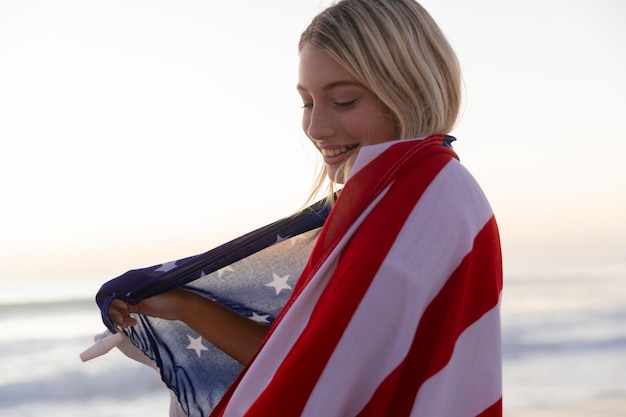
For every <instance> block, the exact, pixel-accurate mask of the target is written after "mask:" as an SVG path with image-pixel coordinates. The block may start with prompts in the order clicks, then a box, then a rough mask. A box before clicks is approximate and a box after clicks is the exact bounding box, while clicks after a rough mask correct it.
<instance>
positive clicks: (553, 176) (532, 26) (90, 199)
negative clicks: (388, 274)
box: [0, 0, 626, 294]
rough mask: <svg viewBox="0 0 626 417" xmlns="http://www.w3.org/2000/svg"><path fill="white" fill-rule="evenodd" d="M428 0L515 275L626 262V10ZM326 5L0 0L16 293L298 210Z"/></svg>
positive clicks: (98, 273)
mask: <svg viewBox="0 0 626 417" xmlns="http://www.w3.org/2000/svg"><path fill="white" fill-rule="evenodd" d="M421 3H422V4H423V5H424V6H425V7H426V9H427V10H429V11H430V12H431V14H432V15H433V17H434V18H435V19H436V20H437V21H438V22H439V24H440V25H441V27H442V28H443V30H444V32H445V33H446V34H447V35H448V38H449V40H450V42H451V43H452V45H453V47H454V48H455V49H456V51H457V53H458V55H459V58H460V61H461V64H462V67H463V70H464V83H465V103H464V111H463V115H462V117H461V119H460V121H459V124H458V128H457V129H456V130H455V131H454V132H452V134H453V135H455V136H456V137H457V139H458V140H457V142H456V143H455V149H456V150H457V152H458V154H459V156H460V158H461V161H462V162H463V163H464V164H465V165H466V166H467V167H468V168H469V169H470V171H471V172H472V173H473V174H474V175H475V177H476V178H477V179H478V181H479V182H480V184H481V185H482V186H483V188H484V190H485V192H486V193H487V195H488V197H489V199H490V201H491V203H492V205H493V208H494V211H495V213H496V216H497V219H498V221H499V224H500V228H501V234H502V241H503V250H504V260H505V272H506V273H507V274H509V275H510V276H523V275H531V274H533V275H537V274H570V273H598V274H604V273H616V272H620V273H621V272H626V168H625V166H626V165H625V162H624V159H625V157H626V123H625V120H626V99H625V97H626V77H625V76H624V74H626V48H625V47H624V45H626V28H625V27H624V24H623V22H624V20H625V19H626V3H624V2H622V1H619V0H598V1H595V2H587V1H578V0H568V1H566V0H552V1H549V2H546V1H539V0H531V1H526V2H519V1H512V0H505V1H503V0H477V1H472V2H467V1H462V0H424V1H422V2H421ZM327 4H329V2H327V1H321V2H320V1H318V0H298V1H293V0H276V1H258V0H255V1H252V0H242V1H238V2H207V1H199V0H188V1H162V0H161V1H148V0H138V1H121V0H111V1H106V2H101V1H100V2H98V1H85V0H59V1H55V2H46V1H35V0H34V1H28V2H23V1H18V0H8V1H2V2H0V61H1V63H0V143H1V148H0V149H1V150H0V207H1V209H0V210H1V211H0V213H1V216H0V282H2V283H3V285H4V286H5V289H6V288H13V287H15V286H16V283H17V284H23V283H29V282H39V283H42V282H43V283H44V284H46V283H47V284H48V285H52V286H57V288H56V289H57V290H59V291H72V289H76V288H86V290H87V291H89V290H90V289H91V288H95V289H97V288H98V287H99V284H101V283H102V282H104V281H107V280H108V279H110V278H113V277H115V276H117V275H119V274H121V273H123V272H124V271H126V270H128V269H132V268H138V267H143V266H148V265H152V264H156V263H161V262H164V261H168V260H172V259H177V258H181V257H184V256H189V255H193V254H197V253H201V252H204V251H206V250H208V249H210V248H212V247H214V246H216V245H217V244H220V243H223V242H225V241H226V240H229V239H231V238H234V237H236V236H238V235H240V234H242V233H245V232H247V231H250V230H252V229H253V228H257V227H260V226H262V225H264V224H266V223H269V222H270V221H273V220H276V219H278V218H281V217H283V216H286V215H288V214H290V213H291V212H293V211H295V210H297V209H298V208H299V207H300V205H301V204H302V203H303V202H304V201H305V199H306V197H307V196H308V193H309V191H310V189H311V186H312V183H313V179H314V176H315V173H316V170H317V164H318V163H319V162H318V161H319V160H318V158H317V155H316V153H315V151H314V150H313V149H312V147H311V146H310V145H309V143H308V139H306V137H305V136H304V134H303V133H302V131H301V128H300V112H301V109H300V106H301V102H300V99H299V96H298V94H297V93H296V90H295V85H296V82H297V66H298V56H297V50H296V44H297V40H298V37H299V34H300V32H301V31H302V30H303V29H304V28H305V27H306V25H307V24H308V22H309V21H310V20H311V18H312V17H313V16H314V15H315V14H316V13H317V12H318V11H319V10H321V9H322V8H323V6H325V5H327ZM74 284H75V285H74ZM8 294H10V292H9V293H8Z"/></svg>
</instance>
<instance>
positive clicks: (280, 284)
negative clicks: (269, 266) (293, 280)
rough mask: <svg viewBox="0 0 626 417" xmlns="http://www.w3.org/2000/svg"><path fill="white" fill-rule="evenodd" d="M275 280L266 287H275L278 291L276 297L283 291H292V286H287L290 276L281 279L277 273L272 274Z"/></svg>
mask: <svg viewBox="0 0 626 417" xmlns="http://www.w3.org/2000/svg"><path fill="white" fill-rule="evenodd" d="M272 275H273V277H274V279H273V280H272V282H270V283H269V284H265V286H266V287H274V289H275V290H276V295H278V294H280V292H281V291H282V290H290V289H291V286H289V284H287V279H288V278H289V275H285V276H284V277H279V276H278V275H276V274H275V273H272Z"/></svg>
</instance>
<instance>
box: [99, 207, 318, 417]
mask: <svg viewBox="0 0 626 417" xmlns="http://www.w3.org/2000/svg"><path fill="white" fill-rule="evenodd" d="M329 210H330V208H329V206H328V204H326V202H325V201H323V200H322V201H320V202H318V203H316V204H313V205H312V206H309V207H307V208H306V209H304V210H302V211H300V212H299V213H296V214H295V215H293V216H289V217H286V218H284V219H281V220H279V221H276V222H274V223H271V224H269V225H267V226H265V227H262V228H260V229H257V230H255V231H253V232H250V233H248V234H245V235H243V236H241V237H239V238H237V239H234V240H232V241H230V242H228V243H225V244H223V245H221V246H219V247H217V248H215V249H212V250H210V251H208V252H206V253H203V254H200V255H196V256H192V257H188V258H184V259H180V260H177V261H172V262H167V263H164V264H161V265H155V266H152V267H149V268H143V269H137V270H131V271H128V272H126V273H125V274H123V275H121V276H119V277H117V278H115V279H113V280H111V281H109V282H107V283H105V284H104V285H103V286H102V287H101V289H100V291H99V292H98V294H97V295H96V302H97V303H98V306H99V307H100V310H101V314H102V319H103V322H104V324H105V325H106V326H107V327H108V329H109V330H110V331H112V332H114V333H115V332H116V331H118V329H116V327H115V324H114V323H113V322H112V321H111V320H110V319H109V317H108V314H107V311H108V309H109V306H110V304H111V302H112V301H113V300H114V299H116V298H119V299H121V300H123V301H126V302H128V303H130V304H136V303H139V302H140V301H141V300H143V299H146V298H149V297H152V296H154V295H157V294H161V293H163V292H166V291H169V290H172V289H174V288H181V287H182V288H185V289H187V290H190V291H194V292H196V293H199V294H201V295H203V296H205V297H207V298H210V299H212V300H214V301H217V302H218V303H220V304H222V305H224V306H227V307H229V308H231V309H232V310H234V311H236V312H238V313H239V314H241V315H243V316H246V317H249V318H250V319H252V320H256V321H259V322H264V323H271V322H272V321H273V320H274V319H275V317H276V316H277V314H278V313H279V311H280V309H281V308H282V306H283V305H284V304H285V302H286V301H287V299H288V298H289V296H290V295H291V289H292V288H293V286H294V285H295V282H296V280H297V279H298V277H299V275H300V273H301V271H302V270H303V268H304V266H305V263H306V262H307V260H308V258H309V255H310V252H311V249H312V247H313V245H314V243H315V241H316V239H317V235H318V232H319V229H320V228H321V226H322V225H323V224H324V221H325V219H326V217H327V216H328V212H329ZM136 318H137V325H135V326H133V327H132V328H129V329H125V330H123V331H124V333H126V335H127V336H128V337H129V338H130V340H131V341H132V343H133V344H134V345H135V346H136V347H138V348H139V349H140V350H141V351H143V353H144V354H145V355H146V356H147V357H148V358H150V359H151V360H152V361H154V363H155V365H156V366H157V367H158V369H159V371H160V373H161V378H162V380H163V381H164V382H165V384H166V385H167V386H168V387H169V388H170V389H171V390H172V391H173V392H174V393H175V395H176V396H177V398H178V401H179V403H180V406H181V407H182V409H183V411H184V412H185V413H186V414H187V415H188V416H190V417H201V416H202V417H204V416H207V415H209V414H210V412H211V410H212V409H213V408H214V407H215V405H216V404H217V402H218V401H219V400H220V398H221V397H222V395H223V393H224V391H225V390H226V389H227V388H228V387H229V386H230V384H231V383H232V381H233V380H234V379H235V378H236V376H237V375H238V374H239V372H240V371H241V368H242V367H241V365H240V364H238V363H237V362H236V361H235V360H233V359H232V358H230V357H229V356H227V355H226V354H224V353H223V352H221V351H220V350H219V349H217V348H215V347H214V346H212V345H211V344H209V343H208V342H205V341H203V339H202V337H201V336H200V335H198V334H196V333H195V332H194V331H193V330H192V329H191V328H189V327H188V326H187V325H186V324H184V323H182V322H179V321H169V320H163V319H158V318H154V317H148V316H143V315H137V316H136Z"/></svg>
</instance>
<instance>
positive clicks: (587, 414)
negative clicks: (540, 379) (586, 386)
mask: <svg viewBox="0 0 626 417" xmlns="http://www.w3.org/2000/svg"><path fill="white" fill-rule="evenodd" d="M504 417H626V396H622V397H612V398H603V399H595V400H589V401H583V402H580V403H575V404H567V405H561V406H554V407H546V408H536V409H529V410H518V411H511V412H509V413H505V415H504Z"/></svg>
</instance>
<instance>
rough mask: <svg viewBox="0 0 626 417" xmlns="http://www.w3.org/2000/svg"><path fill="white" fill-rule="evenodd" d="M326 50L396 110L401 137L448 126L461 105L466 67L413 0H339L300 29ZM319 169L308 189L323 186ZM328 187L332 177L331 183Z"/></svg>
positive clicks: (307, 41) (309, 40)
mask: <svg viewBox="0 0 626 417" xmlns="http://www.w3.org/2000/svg"><path fill="white" fill-rule="evenodd" d="M306 44H310V45H312V46H315V47H317V48H320V49H322V50H324V51H326V52H327V53H329V54H330V55H331V56H332V57H333V58H335V59H336V60H337V61H338V62H339V63H340V64H341V65H343V66H344V67H345V68H346V69H347V70H348V71H349V72H350V73H351V74H352V75H353V76H354V77H355V78H356V79H357V80H359V82H360V83H362V84H363V85H364V86H365V87H366V88H367V89H369V90H370V91H372V92H373V93H374V94H375V95H376V96H377V97H378V99H379V100H380V101H381V102H382V103H383V104H384V105H385V106H386V107H387V108H388V109H389V110H390V111H391V113H392V115H393V117H394V118H395V121H396V123H397V133H398V139H410V138H416V137H421V136H428V135H431V134H435V133H449V132H450V131H451V130H452V129H453V127H454V125H455V123H456V121H457V117H458V114H459V110H460V107H461V96H462V91H461V90H462V88H461V70H460V66H459V62H458V59H457V57H456V54H455V53H454V50H453V49H452V47H451V46H450V44H449V43H448V41H447V40H446V38H445V36H444V34H443V32H442V31H441V29H440V28H439V26H438V25H437V24H436V23H435V21H434V20H433V19H432V17H431V16H430V15H429V14H428V12H427V11H426V10H425V9H424V8H423V7H422V6H420V5H419V4H418V3H417V2H415V1H413V0H341V1H339V2H337V3H335V4H334V5H332V6H330V7H328V8H327V9H325V10H324V11H322V12H321V13H320V14H318V15H317V16H316V17H315V18H314V19H313V21H312V22H311V24H310V25H309V26H308V27H307V29H306V30H305V31H304V32H303V33H302V35H301V37H300V42H299V44H298V51H302V48H303V47H304V46H305V45H306ZM325 179H326V169H325V167H324V168H323V169H322V170H321V172H320V176H319V178H318V181H317V184H316V185H315V187H314V190H313V192H312V193H311V196H312V197H313V196H314V195H316V194H317V193H318V192H319V191H320V190H321V189H322V188H323V186H324V183H325ZM328 188H329V195H332V194H333V192H334V185H333V183H332V182H330V184H329V187H328Z"/></svg>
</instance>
